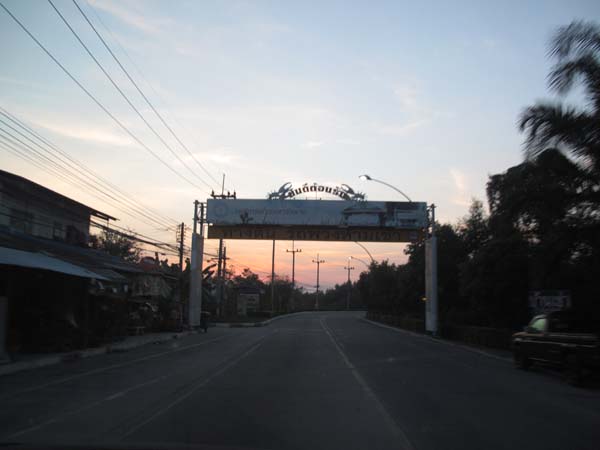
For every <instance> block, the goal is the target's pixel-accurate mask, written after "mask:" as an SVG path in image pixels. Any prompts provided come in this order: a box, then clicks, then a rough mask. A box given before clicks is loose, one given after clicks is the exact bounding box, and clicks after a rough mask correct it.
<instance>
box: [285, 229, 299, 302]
mask: <svg viewBox="0 0 600 450" xmlns="http://www.w3.org/2000/svg"><path fill="white" fill-rule="evenodd" d="M285 251H286V253H291V254H292V298H291V299H290V300H291V303H292V304H291V305H290V306H291V309H292V310H293V309H294V306H295V305H294V292H295V289H296V253H301V252H302V249H301V248H298V249H296V248H295V247H294V241H292V249H291V250H288V249H286V250H285Z"/></svg>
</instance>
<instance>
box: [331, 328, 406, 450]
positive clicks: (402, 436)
mask: <svg viewBox="0 0 600 450" xmlns="http://www.w3.org/2000/svg"><path fill="white" fill-rule="evenodd" d="M319 322H320V323H321V326H322V327H323V330H325V333H327V336H329V339H331V342H332V343H333V345H334V347H335V348H336V350H337V352H338V354H339V355H340V356H341V358H342V360H343V361H344V364H345V365H346V367H348V369H350V371H351V372H352V375H353V376H354V378H355V379H356V381H357V382H358V384H359V385H360V387H361V388H362V390H363V391H364V392H365V394H366V395H367V396H368V397H369V398H370V399H371V400H372V401H373V403H374V404H375V407H376V409H377V410H378V412H379V413H380V415H381V416H382V417H383V419H384V422H385V424H386V425H387V427H388V428H389V430H390V432H391V433H392V434H393V435H394V436H395V437H396V438H397V439H398V441H399V442H400V444H401V445H402V448H403V449H406V450H414V446H413V445H412V444H411V442H410V440H409V439H408V436H407V435H406V433H404V431H402V429H401V428H400V426H399V425H398V423H397V422H396V421H395V420H394V418H393V417H392V416H391V415H390V414H389V413H388V411H387V410H386V409H385V406H383V403H381V401H379V399H378V398H377V395H375V392H373V390H372V389H371V388H370V387H369V385H368V384H367V382H366V381H365V379H364V378H363V377H362V375H361V374H360V373H359V372H358V370H357V369H356V367H355V366H354V364H352V362H351V361H350V359H348V356H346V353H345V352H344V351H343V350H342V347H341V346H340V343H339V342H338V341H337V340H336V338H335V337H334V335H333V333H332V332H331V331H330V329H329V327H328V326H327V324H326V322H325V317H322V318H321V319H320V320H319Z"/></svg>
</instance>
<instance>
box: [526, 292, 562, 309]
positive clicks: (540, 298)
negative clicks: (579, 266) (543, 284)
mask: <svg viewBox="0 0 600 450" xmlns="http://www.w3.org/2000/svg"><path fill="white" fill-rule="evenodd" d="M529 307H530V308H531V309H532V310H533V311H534V313H535V314H544V313H550V312H555V311H562V310H564V309H568V308H570V307H571V292H570V291H568V290H542V291H531V292H530V294H529Z"/></svg>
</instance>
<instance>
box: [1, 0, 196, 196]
mask: <svg viewBox="0 0 600 450" xmlns="http://www.w3.org/2000/svg"><path fill="white" fill-rule="evenodd" d="M0 7H2V9H4V11H5V12H6V13H7V14H8V15H9V16H10V17H11V19H13V21H14V22H15V23H16V24H17V25H19V27H20V28H21V29H22V30H23V31H24V32H25V33H26V34H27V35H28V36H29V37H30V38H31V39H32V40H33V41H34V42H35V43H36V44H37V46H38V47H40V48H41V49H42V50H43V51H44V53H46V55H48V57H49V58H50V59H51V60H52V61H53V62H54V63H55V64H56V65H57V66H58V67H60V69H61V70H62V71H63V72H64V73H65V74H66V75H67V76H68V77H69V78H70V79H71V80H72V81H73V82H74V83H75V84H76V85H77V86H78V87H79V88H80V89H81V90H82V91H83V92H84V93H85V94H86V95H87V96H88V97H89V98H90V99H91V100H92V101H93V102H94V103H95V104H96V105H97V106H98V107H99V108H100V109H102V111H104V113H105V114H106V115H107V116H108V117H110V118H111V119H112V120H113V122H115V123H116V124H117V125H118V126H119V128H121V129H122V130H123V131H124V132H125V133H126V134H127V135H128V136H129V137H131V138H132V139H133V140H134V141H135V142H137V143H138V144H139V145H141V146H142V147H143V148H144V149H145V150H146V151H147V152H149V153H150V154H151V155H152V156H153V157H154V158H155V159H156V160H158V161H159V162H160V163H161V164H162V165H163V166H165V167H166V168H167V169H169V170H170V171H171V172H173V173H174V174H175V175H177V177H179V178H181V179H182V180H184V181H185V182H187V183H188V184H190V185H192V186H194V187H195V188H197V189H202V188H201V187H200V186H199V185H197V184H196V183H194V182H193V181H191V180H190V179H189V178H187V177H186V176H185V175H183V174H182V173H180V172H179V171H177V170H176V169H174V168H173V167H171V165H170V164H168V163H167V162H166V161H164V160H163V159H162V158H161V157H160V156H159V155H158V154H157V153H156V152H154V151H153V150H152V149H151V148H150V147H148V146H147V145H146V144H145V143H144V142H143V141H141V140H140V139H139V138H138V137H137V136H136V135H135V134H134V133H133V132H132V131H131V130H129V128H127V127H126V126H125V125H123V123H122V122H121V121H120V120H119V119H117V118H116V117H115V116H114V114H112V113H111V112H110V111H109V110H108V109H107V108H106V106H104V105H103V104H102V103H101V102H100V101H99V100H98V99H97V98H96V97H95V96H94V95H93V94H92V93H91V92H90V91H89V90H88V89H87V88H86V87H85V86H83V84H81V82H80V81H79V80H78V79H77V78H76V77H75V76H74V75H73V74H72V73H71V72H70V71H69V70H68V69H67V68H66V67H65V66H64V65H63V64H62V63H61V62H60V61H59V60H58V59H57V58H56V57H55V56H54V55H53V54H52V53H51V52H50V51H49V50H48V49H47V48H46V47H45V46H44V45H43V44H42V43H41V42H40V41H39V40H38V39H37V38H36V37H35V36H34V35H33V34H32V33H31V31H29V29H28V28H27V27H26V26H25V25H24V24H23V23H22V22H21V21H20V20H19V19H18V18H17V17H16V16H15V15H14V14H13V13H12V12H11V11H10V10H9V9H8V8H7V7H6V6H5V5H4V3H2V2H1V1H0Z"/></svg>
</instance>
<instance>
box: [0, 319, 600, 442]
mask: <svg viewBox="0 0 600 450" xmlns="http://www.w3.org/2000/svg"><path fill="white" fill-rule="evenodd" d="M363 316H364V313H356V312H329V313H304V314H298V315H292V316H289V317H286V318H282V319H279V320H276V321H273V322H272V323H271V324H270V325H269V326H267V327H262V328H232V329H225V328H211V329H210V331H209V333H208V334H199V335H191V336H189V337H187V338H184V339H181V340H178V341H173V342H171V343H167V344H156V345H150V346H145V347H142V348H138V349H136V350H133V351H129V352H125V353H113V354H108V355H103V356H98V357H93V358H88V359H84V360H81V361H77V362H72V363H63V364H61V365H58V366H52V367H46V368H42V369H37V370H33V371H29V372H21V373H16V374H13V375H8V376H3V377H0V405H2V407H1V408H0V442H19V443H33V444H36V443H37V444H39V443H41V444H77V445H79V444H84V445H88V446H89V445H92V444H93V445H106V446H108V447H111V446H117V447H119V448H127V447H131V446H134V445H135V446H136V448H139V446H141V447H142V448H144V447H152V448H155V447H156V446H161V445H164V446H165V448H169V447H172V446H174V445H182V446H183V445H186V446H187V445H194V446H198V447H199V448H217V449H219V448H222V449H225V448H249V449H257V448H258V449H310V450H313V449H360V450H364V449H369V450H375V449H403V448H406V449H418V450H422V449H428V450H429V449H431V450H433V449H461V450H465V449H476V450H480V449H486V450H489V449H515V448H526V449H528V450H534V449H543V450H551V449H561V450H562V449H566V448H568V449H571V450H576V449H594V450H595V449H598V448H600V447H599V446H600V392H599V390H598V389H591V390H590V389H587V390H586V389H577V388H574V387H571V386H568V385H565V384H564V383H563V382H562V381H561V380H560V378H559V377H557V376H555V375H554V374H552V373H550V372H545V371H532V372H523V371H519V370H515V369H514V368H513V367H512V363H511V362H510V361H509V360H507V359H505V358H503V357H497V356H495V355H488V354H485V353H480V352H477V351H474V350H469V349H468V348H465V347H462V346H457V345H452V344H448V343H445V342H438V341H435V340H433V339H430V338H428V337H425V336H419V335H413V334H410V333H407V332H402V331H397V330H393V329H390V328H386V327H382V326H377V325H374V324H372V323H369V322H366V321H365V320H363V319H362V317H363ZM186 448H187V447H186Z"/></svg>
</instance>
